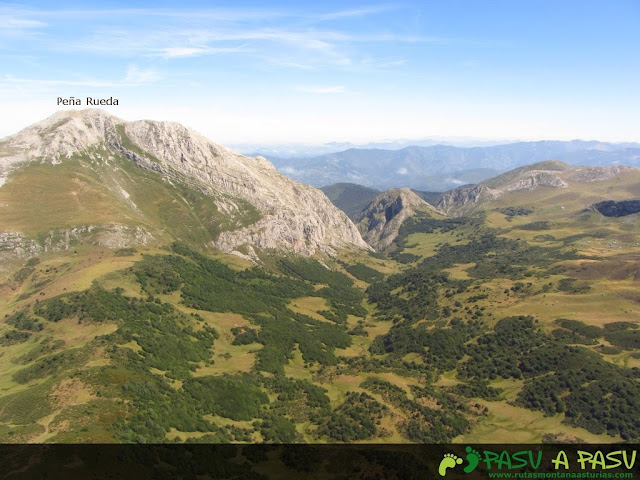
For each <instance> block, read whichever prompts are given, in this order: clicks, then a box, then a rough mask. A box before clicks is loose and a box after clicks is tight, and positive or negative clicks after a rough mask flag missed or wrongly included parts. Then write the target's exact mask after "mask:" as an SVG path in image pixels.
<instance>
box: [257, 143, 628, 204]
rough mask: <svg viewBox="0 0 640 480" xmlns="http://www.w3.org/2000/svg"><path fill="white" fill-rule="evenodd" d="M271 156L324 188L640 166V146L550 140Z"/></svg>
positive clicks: (447, 185)
mask: <svg viewBox="0 0 640 480" xmlns="http://www.w3.org/2000/svg"><path fill="white" fill-rule="evenodd" d="M267 158H270V160H271V161H273V163H274V165H276V167H277V168H278V169H279V170H280V171H282V172H283V173H285V174H287V175H289V176H291V177H292V178H294V179H296V180H299V181H303V182H306V183H309V184H311V185H314V186H318V187H322V186H326V185H331V184H334V183H339V182H345V181H348V182H353V183H359V184H361V185H363V186H365V187H369V188H376V189H380V190H387V189H389V188H401V187H409V188H412V189H415V190H428V191H446V190H449V189H451V188H456V187H458V186H461V185H463V184H469V183H473V184H475V183H479V182H481V181H483V180H486V179H488V178H491V177H493V176H496V175H498V174H500V173H503V172H506V171H509V170H511V169H514V168H517V167H520V166H524V165H529V164H532V163H537V162H541V161H547V160H559V161H565V162H567V163H570V164H572V165H588V166H611V165H616V164H629V165H636V166H640V145H637V144H630V143H620V144H615V143H607V142H598V141H583V140H572V141H554V140H544V141H538V142H516V143H509V144H503V145H494V146H485V147H455V146H451V145H433V146H429V147H420V146H409V147H405V148H402V149H399V150H384V149H358V148H350V149H347V150H344V151H341V152H336V153H330V154H325V155H320V156H316V157H300V158H277V157H270V156H268V155H267Z"/></svg>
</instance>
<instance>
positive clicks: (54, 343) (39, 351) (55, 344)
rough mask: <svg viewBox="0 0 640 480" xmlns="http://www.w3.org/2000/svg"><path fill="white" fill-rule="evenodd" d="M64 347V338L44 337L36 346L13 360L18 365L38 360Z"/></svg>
mask: <svg viewBox="0 0 640 480" xmlns="http://www.w3.org/2000/svg"><path fill="white" fill-rule="evenodd" d="M62 347H64V340H54V339H52V338H51V337H44V338H43V339H42V340H41V341H40V343H39V344H38V345H37V346H36V347H35V348H33V349H32V350H30V351H29V352H28V353H25V354H24V355H21V356H20V357H18V358H15V359H12V360H11V361H12V362H13V363H16V364H18V365H24V364H27V363H31V362H33V361H35V360H37V359H38V358H39V357H41V356H43V355H48V354H51V353H53V352H55V351H56V350H60V349H61V348H62Z"/></svg>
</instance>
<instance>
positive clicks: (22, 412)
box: [0, 381, 53, 425]
mask: <svg viewBox="0 0 640 480" xmlns="http://www.w3.org/2000/svg"><path fill="white" fill-rule="evenodd" d="M51 389H52V382H50V381H49V382H43V383H40V384H38V385H34V386H32V387H30V388H29V389H27V390H23V391H21V392H18V393H13V394H10V395H4V396H2V397H0V422H5V423H11V424H14V425H29V424H33V423H35V422H36V420H38V419H39V418H41V417H44V416H45V415H48V414H50V413H51V412H53V405H52V404H51V397H50V393H51Z"/></svg>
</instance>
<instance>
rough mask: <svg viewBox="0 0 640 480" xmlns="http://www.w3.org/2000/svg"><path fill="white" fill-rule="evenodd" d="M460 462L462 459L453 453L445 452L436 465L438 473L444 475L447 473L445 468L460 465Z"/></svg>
mask: <svg viewBox="0 0 640 480" xmlns="http://www.w3.org/2000/svg"><path fill="white" fill-rule="evenodd" d="M461 463H462V459H461V458H460V457H458V456H456V455H454V454H453V453H445V454H444V458H443V459H442V461H441V462H440V466H439V467H438V473H439V474H440V476H441V477H444V476H445V475H446V474H447V470H448V469H450V468H453V467H455V466H456V465H460V464H461Z"/></svg>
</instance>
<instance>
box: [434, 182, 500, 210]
mask: <svg viewBox="0 0 640 480" xmlns="http://www.w3.org/2000/svg"><path fill="white" fill-rule="evenodd" d="M499 196H500V192H499V191H497V190H493V189H491V188H489V187H486V186H484V185H474V186H472V187H460V188H456V189H455V190H451V191H449V192H446V193H444V194H443V195H442V197H440V200H439V201H438V204H437V207H438V209H440V210H442V211H443V212H444V213H446V214H447V215H454V214H456V215H459V214H462V213H464V212H467V211H469V210H471V209H473V207H475V206H476V205H477V204H478V203H479V202H480V201H482V200H485V199H493V198H498V197H499Z"/></svg>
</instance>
